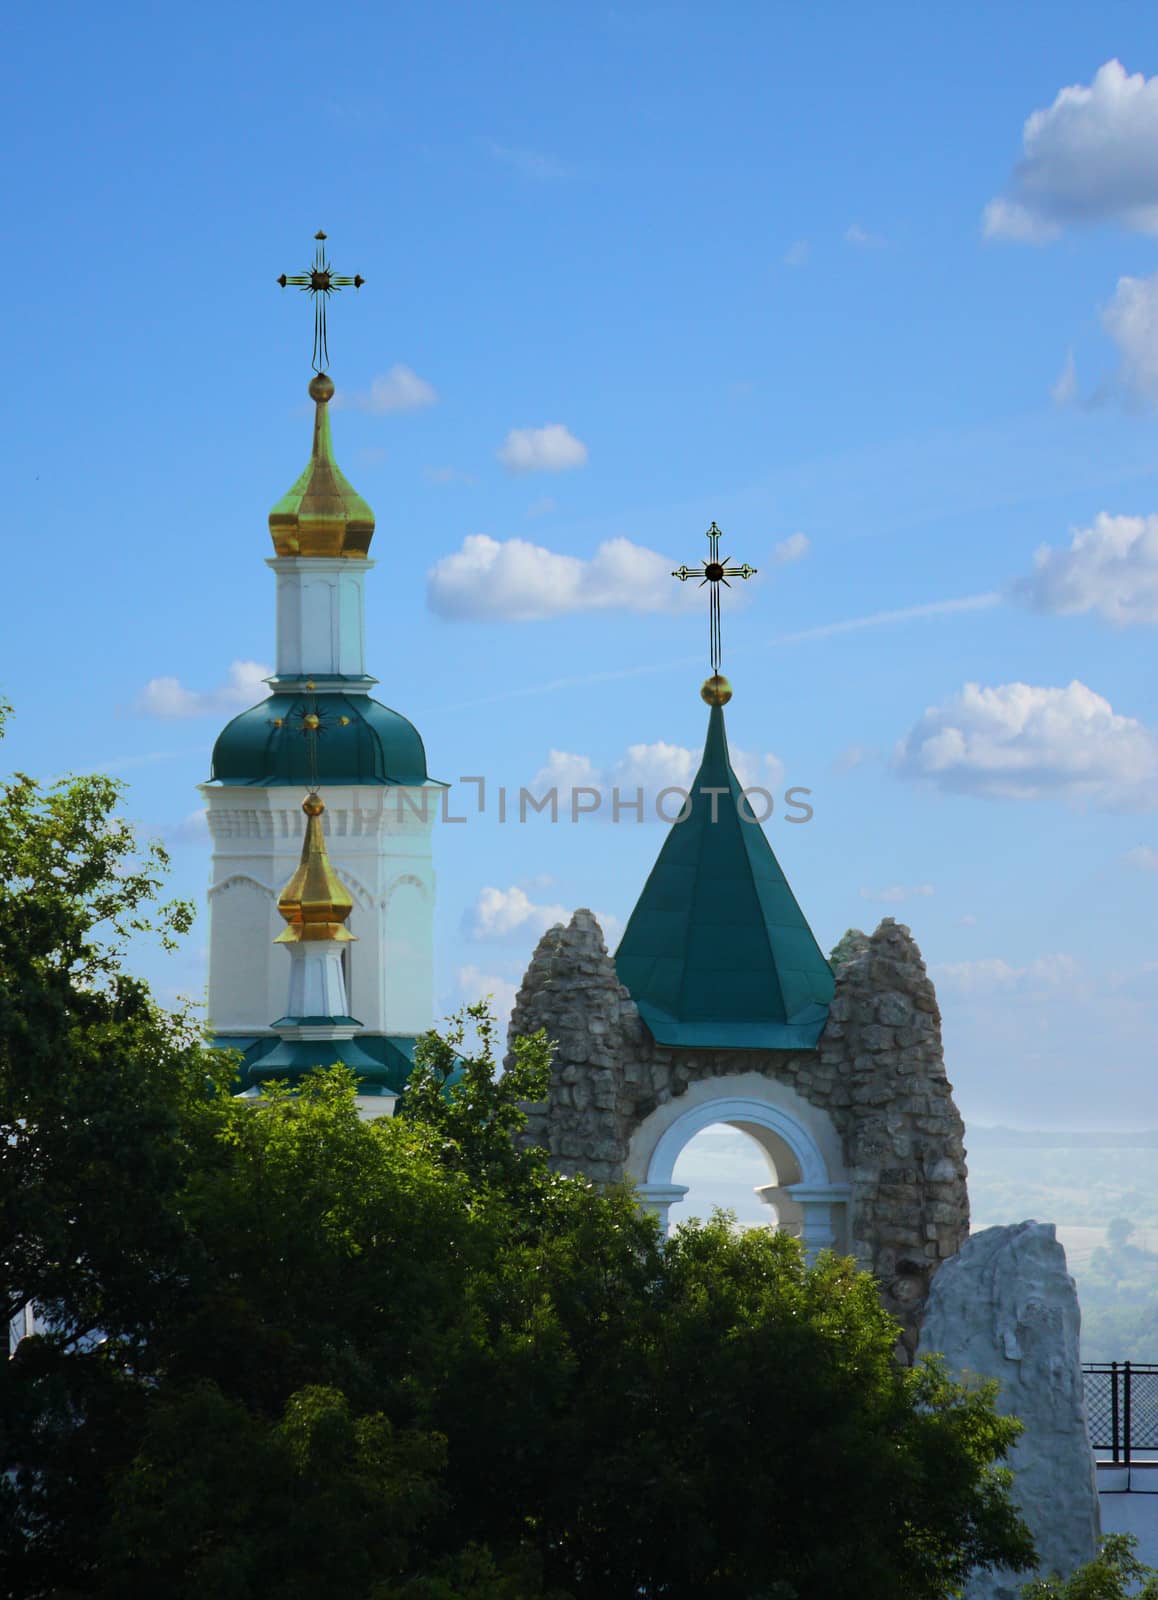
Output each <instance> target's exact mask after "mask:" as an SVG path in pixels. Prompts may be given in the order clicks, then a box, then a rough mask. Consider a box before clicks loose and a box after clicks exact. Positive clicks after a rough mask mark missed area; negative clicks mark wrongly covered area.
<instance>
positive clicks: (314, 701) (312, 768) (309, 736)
mask: <svg viewBox="0 0 1158 1600" xmlns="http://www.w3.org/2000/svg"><path fill="white" fill-rule="evenodd" d="M317 689H318V686H317V684H316V683H315V682H314V681H313V679H312V678H311V679H309V680H308V682H307V683H306V696H307V699H306V704H305V710H301V709H300V707H298V706H295V707H294V713H295V716H296V720H297V722H298V731H299V733H300V734H301V736H302V738H303V739H304V740H305V743H306V763H307V765H308V767H309V782H308V784H307V787H308V789H309V791H310V793H311V794H317V792H318V788H319V782H318V738H319V736H323V737H324V735H325V733H326V724H327V722H329V721H331V720H333V721H336V723H337V725H338V727H339V728H348V727H349V726H350V719H349V717H336V718H332V719H331V717H330V716H329V715H328V714H327V713H326V712H325V711H319V710H318V693H317ZM272 722H273V726H274V727H275V728H284V727H285V718H284V717H274V718H273V719H272Z"/></svg>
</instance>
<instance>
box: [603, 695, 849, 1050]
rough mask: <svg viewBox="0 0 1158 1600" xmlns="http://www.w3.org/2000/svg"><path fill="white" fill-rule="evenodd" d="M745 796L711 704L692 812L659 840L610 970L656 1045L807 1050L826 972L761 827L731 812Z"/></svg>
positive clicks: (816, 1026)
mask: <svg viewBox="0 0 1158 1600" xmlns="http://www.w3.org/2000/svg"><path fill="white" fill-rule="evenodd" d="M712 789H717V790H722V791H723V793H721V794H718V795H717V796H715V797H713V796H712V795H711V794H710V793H708V792H705V791H710V790H712ZM741 792H742V790H741V785H740V782H739V779H738V778H737V777H736V774H735V773H734V772H733V771H732V765H731V762H730V760H729V759H728V739H727V734H726V732H725V729H724V712H723V708H722V707H721V706H719V705H713V706H712V709H711V713H710V718H709V721H708V737H707V740H706V742H705V744H704V759H703V762H702V764H701V766H700V770H699V772H698V773H697V774H696V779H695V783H694V785H693V788H692V794H691V797H690V806H691V809H690V813H689V815H688V816H687V819H686V820H685V821H683V822H679V823H673V824H672V827H671V830H670V832H669V833H668V836H667V839H666V840H665V841H664V845H663V849H662V850H661V851H660V853H659V859H658V860H657V861H656V864H655V866H654V867H653V868H652V871H651V876H650V877H649V878H648V880H647V883H646V884H645V886H644V890H643V893H642V894H641V895H640V897H639V900H638V902H637V903H636V907H635V910H634V911H633V912H632V914H631V919H630V921H629V922H628V924H627V929H626V931H625V932H624V935H623V938H622V940H621V941H620V945H619V949H618V951H617V952H616V956H615V966H616V971H617V972H618V974H619V980H620V982H621V983H622V984H624V985H625V987H626V988H627V989H628V991H629V992H630V994H631V997H632V999H633V1000H634V1001H635V1003H636V1005H637V1006H638V1007H639V1010H640V1014H641V1016H642V1017H643V1020H644V1022H646V1024H647V1026H648V1028H649V1029H650V1030H651V1032H652V1034H653V1035H654V1037H655V1039H656V1040H657V1042H658V1043H659V1044H664V1045H683V1046H687V1047H702V1048H718V1049H736V1050H759V1049H764V1050H769V1049H773V1050H798V1049H811V1048H812V1047H813V1046H814V1045H815V1044H816V1041H817V1039H818V1037H819V1035H820V1031H821V1029H822V1028H823V1027H824V1023H825V1020H826V1018H827V1016H828V1003H829V1001H830V1000H831V999H832V993H833V977H832V970H831V968H830V967H829V965H828V962H827V961H826V960H825V959H824V956H823V954H822V953H821V949H820V946H819V945H818V944H817V942H816V940H815V938H814V937H813V934H812V929H811V928H810V927H809V926H808V923H807V922H806V921H805V918H804V913H803V912H802V911H801V909H800V907H799V906H798V905H797V903H796V897H795V895H794V894H793V893H792V890H791V889H790V888H789V887H788V880H787V879H786V878H785V876H784V873H783V871H782V870H781V867H780V863H779V862H778V861H777V859H776V857H775V856H774V855H773V853H772V846H771V845H770V844H769V843H768V840H767V839H766V838H765V836H764V830H763V829H762V828H761V827H760V825H759V823H757V822H755V821H752V820H747V821H746V820H744V819H745V818H746V817H747V818H751V816H752V810H751V809H750V808H749V807H748V806H747V804H746V803H741V804H737V802H738V800H739V796H740V794H741ZM757 803H758V802H757ZM713 804H715V812H716V815H715V820H714V821H713V820H712V811H713Z"/></svg>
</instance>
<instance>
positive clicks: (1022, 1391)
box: [918, 1222, 1101, 1600]
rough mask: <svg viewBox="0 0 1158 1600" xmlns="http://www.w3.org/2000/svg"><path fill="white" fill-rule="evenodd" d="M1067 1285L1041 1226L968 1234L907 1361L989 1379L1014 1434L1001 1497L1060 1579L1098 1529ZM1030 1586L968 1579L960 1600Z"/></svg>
mask: <svg viewBox="0 0 1158 1600" xmlns="http://www.w3.org/2000/svg"><path fill="white" fill-rule="evenodd" d="M1080 1328H1081V1315H1080V1312H1079V1310H1078V1297H1077V1290H1076V1288H1075V1286H1074V1280H1073V1279H1072V1278H1071V1277H1070V1275H1069V1273H1068V1272H1067V1271H1066V1257H1065V1251H1064V1250H1063V1249H1062V1247H1061V1245H1060V1244H1059V1243H1058V1241H1057V1238H1056V1235H1055V1232H1054V1226H1053V1223H1047V1222H1018V1223H1014V1224H1012V1225H1010V1226H1009V1227H1001V1228H985V1229H984V1230H983V1231H982V1232H980V1233H975V1234H972V1235H971V1236H970V1237H969V1238H968V1239H967V1240H966V1241H965V1244H964V1245H963V1246H962V1248H961V1249H960V1251H958V1253H957V1255H955V1256H953V1257H951V1258H950V1259H949V1260H948V1261H946V1262H945V1264H944V1265H943V1266H942V1268H941V1270H940V1272H938V1273H937V1276H936V1277H935V1278H934V1279H933V1284H932V1288H931V1290H930V1293H929V1301H928V1305H927V1307H926V1310H925V1318H924V1323H923V1326H922V1329H921V1336H920V1344H919V1346H918V1354H920V1355H926V1354H929V1353H931V1352H933V1351H936V1352H939V1353H940V1354H941V1355H943V1356H944V1357H945V1360H946V1362H947V1364H948V1367H949V1370H950V1372H951V1373H952V1374H953V1375H954V1377H958V1378H962V1379H967V1378H969V1377H970V1376H972V1375H976V1376H978V1377H982V1378H996V1379H998V1381H999V1382H1000V1384H1001V1392H1000V1394H999V1396H998V1400H997V1406H998V1410H999V1411H1001V1412H1002V1413H1003V1414H1005V1415H1009V1414H1012V1415H1013V1416H1016V1417H1020V1419H1021V1421H1022V1422H1023V1423H1024V1424H1025V1432H1024V1433H1023V1434H1022V1435H1021V1438H1020V1439H1019V1440H1018V1442H1017V1444H1016V1445H1015V1446H1014V1448H1013V1451H1012V1453H1011V1455H1010V1458H1009V1463H1008V1464H1009V1466H1010V1467H1011V1468H1012V1470H1013V1474H1014V1482H1013V1495H1014V1499H1015V1500H1016V1502H1017V1505H1018V1508H1019V1510H1020V1511H1021V1514H1022V1516H1023V1517H1024V1518H1025V1521H1026V1523H1027V1524H1028V1526H1029V1528H1030V1531H1031V1532H1032V1534H1033V1538H1034V1542H1035V1544H1036V1545H1037V1554H1038V1563H1039V1567H1040V1570H1041V1571H1042V1572H1043V1573H1049V1572H1053V1571H1057V1572H1060V1573H1061V1574H1062V1576H1063V1577H1068V1576H1069V1575H1070V1573H1071V1572H1072V1571H1073V1570H1074V1568H1075V1567H1078V1566H1080V1565H1081V1564H1082V1563H1083V1562H1085V1561H1090V1560H1092V1559H1093V1557H1094V1556H1095V1555H1096V1554H1097V1549H1098V1536H1099V1533H1100V1531H1101V1523H1100V1519H1099V1514H1098V1490H1097V1483H1096V1474H1095V1469H1094V1458H1093V1452H1092V1451H1091V1449H1090V1443H1089V1434H1088V1432H1087V1428H1086V1405H1085V1392H1084V1389H1083V1384H1082V1368H1081V1356H1080V1353H1079V1349H1078V1335H1079V1331H1080ZM1029 1577H1030V1574H1029V1573H1023V1574H1020V1575H1017V1574H1013V1573H1009V1572H1002V1571H990V1572H985V1573H978V1574H976V1575H975V1576H974V1578H973V1580H972V1582H971V1583H970V1585H969V1587H968V1588H967V1590H966V1600H1007V1597H1009V1600H1015V1597H1016V1596H1017V1595H1019V1594H1020V1591H1021V1585H1022V1584H1023V1583H1025V1582H1026V1581H1027V1580H1028V1578H1029Z"/></svg>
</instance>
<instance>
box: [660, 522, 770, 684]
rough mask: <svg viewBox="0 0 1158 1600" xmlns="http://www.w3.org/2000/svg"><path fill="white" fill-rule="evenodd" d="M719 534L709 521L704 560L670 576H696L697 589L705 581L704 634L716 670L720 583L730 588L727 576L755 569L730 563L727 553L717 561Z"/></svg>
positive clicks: (752, 573) (744, 574) (747, 575)
mask: <svg viewBox="0 0 1158 1600" xmlns="http://www.w3.org/2000/svg"><path fill="white" fill-rule="evenodd" d="M721 537H722V535H721V533H720V530H719V528H717V527H716V524H715V523H714V522H713V523H712V525H711V527H710V528H709V529H708V559H707V560H706V561H705V562H704V564H703V566H702V567H677V568H676V569H675V571H674V572H673V573H672V577H673V578H678V579H679V580H680V582H681V583H686V582H687V581H688V579H689V578H699V580H700V588H701V589H702V588H703V587H704V584H705V583H706V584H708V585H709V586H710V587H709V589H708V633H709V649H710V652H711V658H712V671H713V673H718V672H719V670H720V585H721V584H723V585H724V587H725V589H730V588H731V587H732V585H731V584H730V583H729V582H728V579H729V578H745V579H746V578H754V577H755V576H756V568H755V567H750V566H749V565H748V563H747V562H746V561H745V562H744V564H743V565H742V566H739V567H733V566H731V565H730V562H731V560H732V558H731V556H725V557H724V559H723V560H722V561H721V560H720V539H721Z"/></svg>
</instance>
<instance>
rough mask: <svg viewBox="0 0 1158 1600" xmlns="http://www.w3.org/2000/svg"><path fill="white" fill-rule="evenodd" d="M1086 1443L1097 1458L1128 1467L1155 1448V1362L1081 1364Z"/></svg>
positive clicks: (1157, 1415)
mask: <svg viewBox="0 0 1158 1600" xmlns="http://www.w3.org/2000/svg"><path fill="white" fill-rule="evenodd" d="M1082 1376H1083V1378H1084V1380H1085V1386H1086V1419H1087V1422H1088V1424H1089V1430H1090V1444H1091V1446H1092V1447H1093V1450H1094V1453H1095V1455H1097V1456H1098V1458H1099V1459H1100V1460H1103V1461H1109V1462H1112V1463H1113V1464H1114V1465H1115V1466H1124V1467H1128V1466H1129V1465H1130V1463H1131V1462H1132V1461H1136V1460H1137V1459H1138V1457H1139V1455H1140V1453H1142V1452H1151V1451H1158V1366H1150V1365H1147V1364H1144V1363H1142V1362H1138V1361H1096V1362H1092V1363H1090V1364H1089V1365H1086V1366H1083V1367H1082Z"/></svg>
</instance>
